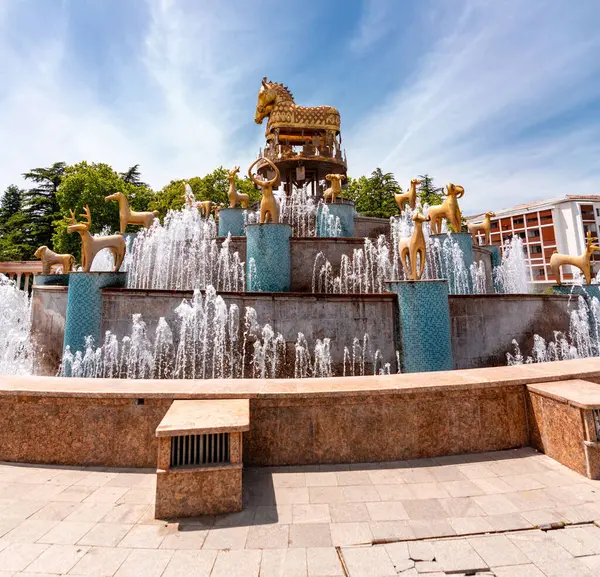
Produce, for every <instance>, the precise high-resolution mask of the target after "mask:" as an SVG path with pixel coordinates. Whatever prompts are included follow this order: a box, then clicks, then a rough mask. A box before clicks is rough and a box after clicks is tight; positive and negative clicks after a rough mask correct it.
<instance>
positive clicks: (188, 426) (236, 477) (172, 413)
mask: <svg viewBox="0 0 600 577" xmlns="http://www.w3.org/2000/svg"><path fill="white" fill-rule="evenodd" d="M249 428H250V410H249V401H248V399H231V400H205V401H194V400H189V401H173V404H172V405H171V407H170V408H169V410H168V411H167V413H166V415H165V416H164V418H163V420H162V421H161V422H160V424H159V425H158V427H157V429H156V436H157V437H158V468H157V471H156V475H157V478H156V506H155V516H156V518H157V519H169V518H174V517H195V516H198V515H216V514H221V513H232V512H235V511H240V510H241V509H242V432H243V431H248V429H249Z"/></svg>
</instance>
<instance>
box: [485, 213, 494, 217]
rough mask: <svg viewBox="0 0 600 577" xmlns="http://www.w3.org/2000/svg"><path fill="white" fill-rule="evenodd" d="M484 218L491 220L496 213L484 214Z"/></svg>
mask: <svg viewBox="0 0 600 577" xmlns="http://www.w3.org/2000/svg"><path fill="white" fill-rule="evenodd" d="M485 216H486V217H487V218H493V217H494V216H496V213H495V212H486V213H485Z"/></svg>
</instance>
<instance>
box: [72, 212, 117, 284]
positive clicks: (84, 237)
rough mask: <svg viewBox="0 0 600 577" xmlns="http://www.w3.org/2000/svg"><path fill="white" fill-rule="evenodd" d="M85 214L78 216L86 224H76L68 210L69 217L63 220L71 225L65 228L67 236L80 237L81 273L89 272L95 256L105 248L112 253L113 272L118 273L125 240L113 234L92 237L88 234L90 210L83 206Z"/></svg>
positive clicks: (90, 219) (90, 222)
mask: <svg viewBox="0 0 600 577" xmlns="http://www.w3.org/2000/svg"><path fill="white" fill-rule="evenodd" d="M84 210H85V214H80V215H79V216H85V217H86V219H87V222H85V223H84V222H77V219H76V217H75V212H74V211H73V210H70V211H69V212H70V213H71V217H70V218H69V217H67V218H66V219H65V220H66V221H67V222H70V223H71V224H70V225H69V226H68V227H67V232H68V233H69V234H71V233H73V232H78V233H79V236H80V237H81V269H82V270H83V272H90V269H91V268H92V262H93V261H94V258H95V256H96V255H97V254H98V253H99V252H100V251H101V250H102V249H103V248H107V249H109V250H110V252H112V255H113V260H114V262H115V266H114V268H113V272H118V271H119V269H120V268H121V264H122V263H123V259H124V258H125V239H124V238H123V237H122V236H121V235H120V234H113V235H111V236H92V235H91V234H90V227H91V226H92V215H91V214H90V208H89V206H88V205H87V204H86V205H85V209H84Z"/></svg>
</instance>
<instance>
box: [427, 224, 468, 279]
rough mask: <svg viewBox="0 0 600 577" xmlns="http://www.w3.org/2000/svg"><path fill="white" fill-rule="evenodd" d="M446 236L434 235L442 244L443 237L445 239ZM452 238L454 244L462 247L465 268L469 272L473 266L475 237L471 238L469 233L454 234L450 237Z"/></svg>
mask: <svg viewBox="0 0 600 577" xmlns="http://www.w3.org/2000/svg"><path fill="white" fill-rule="evenodd" d="M444 236H446V235H444V234H434V235H433V237H434V238H439V239H440V242H443V239H442V238H441V237H444ZM450 238H451V239H452V242H457V243H458V245H459V246H460V250H462V253H463V256H464V259H465V266H466V267H467V270H469V267H470V266H471V265H472V264H473V237H472V236H471V233H469V232H453V233H452V234H451V235H450Z"/></svg>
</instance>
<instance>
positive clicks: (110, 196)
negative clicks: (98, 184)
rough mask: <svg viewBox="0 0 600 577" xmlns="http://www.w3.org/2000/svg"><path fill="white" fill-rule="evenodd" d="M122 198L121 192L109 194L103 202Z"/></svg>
mask: <svg viewBox="0 0 600 577" xmlns="http://www.w3.org/2000/svg"><path fill="white" fill-rule="evenodd" d="M122 196H123V193H122V192H115V193H114V194H109V195H108V196H105V197H104V201H105V202H108V201H109V200H119V199H120V198H121V197H122Z"/></svg>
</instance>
